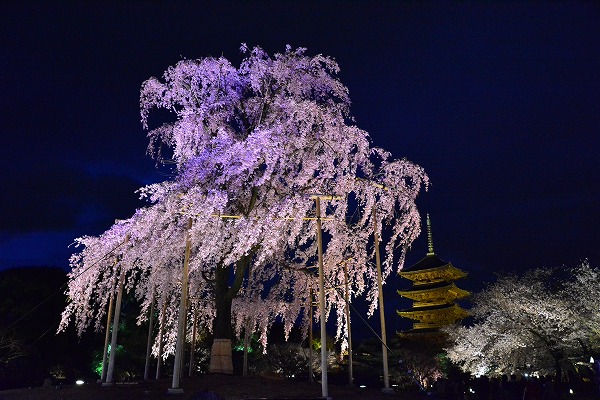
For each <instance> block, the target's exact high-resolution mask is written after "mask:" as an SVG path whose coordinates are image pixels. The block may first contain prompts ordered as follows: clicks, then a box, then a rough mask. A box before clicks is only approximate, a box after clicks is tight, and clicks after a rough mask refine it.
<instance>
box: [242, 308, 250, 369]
mask: <svg viewBox="0 0 600 400" xmlns="http://www.w3.org/2000/svg"><path fill="white" fill-rule="evenodd" d="M248 347H250V318H249V317H247V318H246V327H245V328H244V365H243V367H242V376H248Z"/></svg>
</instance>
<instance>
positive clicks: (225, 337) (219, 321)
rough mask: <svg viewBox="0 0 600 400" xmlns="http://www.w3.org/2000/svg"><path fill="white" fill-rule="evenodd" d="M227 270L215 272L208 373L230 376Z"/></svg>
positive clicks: (221, 269)
mask: <svg viewBox="0 0 600 400" xmlns="http://www.w3.org/2000/svg"><path fill="white" fill-rule="evenodd" d="M228 281H229V270H228V268H223V267H217V270H216V272H215V282H214V288H215V309H216V314H215V319H214V320H213V335H214V341H213V344H212V347H211V350H210V368H209V372H210V373H213V374H232V373H233V363H232V360H231V356H232V354H231V339H232V337H233V327H232V326H231V303H232V301H233V297H230V296H229V284H228V283H229V282H228Z"/></svg>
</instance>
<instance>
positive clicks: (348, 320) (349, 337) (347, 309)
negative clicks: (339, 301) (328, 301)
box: [344, 263, 354, 385]
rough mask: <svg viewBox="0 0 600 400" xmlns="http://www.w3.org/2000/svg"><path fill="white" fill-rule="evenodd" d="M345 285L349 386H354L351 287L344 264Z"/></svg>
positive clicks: (346, 267)
mask: <svg viewBox="0 0 600 400" xmlns="http://www.w3.org/2000/svg"><path fill="white" fill-rule="evenodd" d="M344 285H345V289H346V290H345V292H344V294H345V297H346V299H345V300H346V323H347V324H348V385H353V384H354V375H353V372H352V325H351V324H350V285H349V284H348V265H346V263H344Z"/></svg>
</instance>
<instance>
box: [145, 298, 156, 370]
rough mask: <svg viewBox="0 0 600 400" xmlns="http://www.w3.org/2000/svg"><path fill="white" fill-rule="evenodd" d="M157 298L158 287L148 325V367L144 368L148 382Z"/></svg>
mask: <svg viewBox="0 0 600 400" xmlns="http://www.w3.org/2000/svg"><path fill="white" fill-rule="evenodd" d="M155 297H156V287H153V288H152V300H151V301H152V302H151V303H150V315H149V323H148V342H147V343H146V366H145V367H144V380H145V381H147V380H148V377H149V376H150V355H151V353H152V331H153V330H154V302H155Z"/></svg>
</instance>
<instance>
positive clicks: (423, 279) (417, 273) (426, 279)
mask: <svg viewBox="0 0 600 400" xmlns="http://www.w3.org/2000/svg"><path fill="white" fill-rule="evenodd" d="M430 258H431V259H434V258H435V259H437V260H439V261H440V262H443V263H444V264H441V265H438V263H437V262H431V263H429V264H427V265H429V266H431V268H418V269H414V268H413V267H414V266H412V267H409V268H406V269H404V270H402V271H400V272H398V275H400V276H402V277H403V278H406V279H409V280H411V281H413V283H414V285H415V286H417V285H430V284H432V283H438V282H443V281H445V282H452V281H455V280H457V279H460V278H464V277H466V276H467V273H466V272H463V271H461V270H460V269H458V268H456V267H455V266H454V265H452V263H449V262H445V261H442V260H440V259H439V258H437V257H436V256H435V255H429V256H427V257H425V258H424V259H423V260H427V259H430ZM423 260H421V261H423ZM421 261H419V263H420V262H421ZM419 263H417V264H415V265H418V264H419ZM423 265H425V264H422V266H423ZM434 265H437V266H434Z"/></svg>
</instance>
